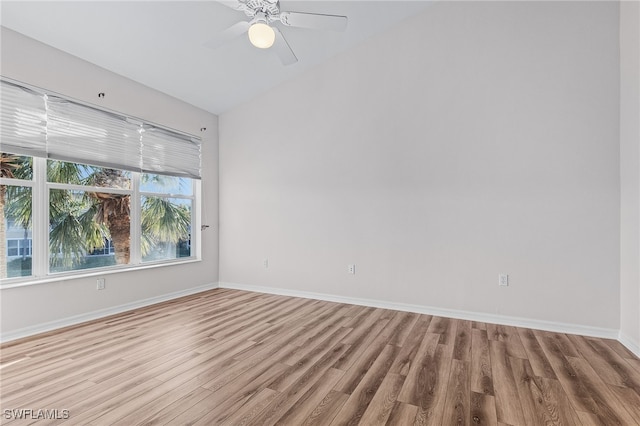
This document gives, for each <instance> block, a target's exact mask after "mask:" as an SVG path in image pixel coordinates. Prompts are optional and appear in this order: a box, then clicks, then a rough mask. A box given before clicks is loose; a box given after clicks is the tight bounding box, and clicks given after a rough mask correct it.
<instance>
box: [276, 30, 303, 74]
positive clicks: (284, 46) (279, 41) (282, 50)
mask: <svg viewBox="0 0 640 426" xmlns="http://www.w3.org/2000/svg"><path fill="white" fill-rule="evenodd" d="M271 28H273V30H274V31H275V32H276V41H275V43H274V44H273V49H274V50H275V51H276V54H277V55H278V56H279V57H280V60H281V61H282V64H283V65H291V64H295V63H296V62H298V58H296V55H295V53H293V50H291V46H289V43H287V40H285V38H284V36H283V35H282V33H281V32H280V30H279V29H278V28H277V27H271Z"/></svg>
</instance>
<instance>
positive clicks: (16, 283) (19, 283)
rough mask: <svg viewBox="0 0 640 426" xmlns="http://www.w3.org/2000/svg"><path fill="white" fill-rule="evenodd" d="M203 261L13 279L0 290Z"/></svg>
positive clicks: (192, 260) (191, 259)
mask: <svg viewBox="0 0 640 426" xmlns="http://www.w3.org/2000/svg"><path fill="white" fill-rule="evenodd" d="M201 261H202V259H198V258H195V257H194V258H188V259H186V260H178V261H175V262H162V263H150V264H146V265H137V266H133V267H120V268H118V267H115V268H109V269H101V270H92V271H91V272H87V271H79V272H77V273H69V272H67V273H60V274H52V275H47V276H46V277H39V278H34V277H27V278H25V279H20V278H15V279H13V278H12V279H11V282H8V283H0V290H7V289H10V288H18V287H28V286H33V285H40V284H49V283H54V282H59V281H69V280H77V279H83V278H91V277H99V276H104V275H113V274H122V273H126V272H135V271H143V270H146V269H155V268H166V267H170V266H176V265H186V264H189V263H197V262H201Z"/></svg>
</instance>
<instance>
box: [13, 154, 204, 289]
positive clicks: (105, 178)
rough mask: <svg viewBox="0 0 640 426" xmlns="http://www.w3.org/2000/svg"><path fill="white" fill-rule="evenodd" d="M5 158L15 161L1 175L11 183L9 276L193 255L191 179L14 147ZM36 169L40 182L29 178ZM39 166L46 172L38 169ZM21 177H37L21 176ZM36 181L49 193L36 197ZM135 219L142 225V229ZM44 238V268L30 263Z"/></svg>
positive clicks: (123, 264) (193, 201) (143, 262)
mask: <svg viewBox="0 0 640 426" xmlns="http://www.w3.org/2000/svg"><path fill="white" fill-rule="evenodd" d="M2 158H3V159H5V160H6V161H5V165H6V166H7V167H9V164H12V165H11V170H12V172H11V174H9V173H8V172H7V177H5V178H4V179H3V183H4V182H7V183H11V184H10V185H2V188H4V192H5V198H4V203H3V204H2V206H3V208H4V217H5V220H4V224H5V229H4V234H5V235H4V239H5V240H6V255H5V256H4V258H5V262H4V263H5V265H6V271H5V276H4V277H3V278H15V277H24V276H31V275H36V276H39V275H50V274H59V273H65V272H71V271H78V270H87V269H95V268H106V267H119V268H122V267H127V266H135V265H140V264H151V263H162V262H167V261H173V260H176V259H181V258H191V257H194V251H193V250H192V245H191V244H192V241H191V230H192V228H193V227H194V226H193V225H194V223H195V215H194V204H195V193H196V191H195V181H194V180H193V179H190V178H186V177H175V176H165V175H159V174H152V173H135V172H130V171H125V170H119V169H112V168H105V167H98V166H91V165H88V164H81V163H71V162H65V161H59V160H46V159H43V158H30V157H25V156H16V155H12V154H9V153H2ZM23 167H24V169H23ZM34 168H35V169H36V173H35V175H36V176H42V178H41V179H42V180H43V182H42V184H40V182H39V180H38V178H36V179H35V180H33V179H31V178H32V176H33V175H34V173H33V169H34ZM39 169H42V171H43V173H37V171H38V170H39ZM19 177H25V178H29V179H31V180H28V181H27V180H26V179H25V180H24V182H23V180H22V179H19ZM18 183H21V184H22V185H24V186H21V185H18ZM32 187H33V188H43V194H41V195H40V196H36V197H33V196H32ZM42 195H44V196H42ZM45 200H46V201H45ZM132 200H136V201H135V202H132ZM34 213H35V216H36V217H41V218H47V220H46V223H44V224H40V225H41V227H42V228H43V229H46V230H47V233H46V234H45V235H44V237H45V238H43V239H42V241H38V240H37V235H36V236H34V235H33V234H34V233H33V231H32V229H31V223H32V217H33V216H34ZM133 224H139V225H137V226H138V228H137V229H134V228H133V227H134V226H135V225H133ZM34 238H35V242H34ZM38 244H40V245H43V246H46V247H48V250H47V257H48V259H47V261H45V262H42V264H43V265H44V267H43V270H42V271H37V270H32V269H31V264H32V256H33V255H34V253H33V252H34V245H35V247H36V249H35V252H36V254H35V255H36V256H37V253H38V251H37V246H38Z"/></svg>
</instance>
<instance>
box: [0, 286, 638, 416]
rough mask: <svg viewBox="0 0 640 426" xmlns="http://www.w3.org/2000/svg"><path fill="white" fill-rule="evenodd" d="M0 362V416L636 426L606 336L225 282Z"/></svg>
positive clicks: (2, 356) (17, 348)
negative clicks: (240, 288) (378, 306)
mask: <svg viewBox="0 0 640 426" xmlns="http://www.w3.org/2000/svg"><path fill="white" fill-rule="evenodd" d="M0 367H1V368H0V379H1V383H0V404H1V405H0V407H1V411H0V416H1V419H0V423H1V424H3V425H4V424H7V425H16V426H17V425H23V424H38V425H48V424H55V425H59V424H64V425H127V426H130V425H137V424H140V425H151V424H168V425H187V424H189V425H260V426H265V425H273V424H283V425H356V424H360V425H387V424H388V425H512V426H516V425H606V426H609V425H640V360H638V358H637V357H635V356H634V355H633V354H632V353H631V352H629V351H628V350H627V349H626V348H625V347H624V346H622V345H621V344H620V343H618V342H617V341H615V340H606V339H596V338H589V337H582V336H574V335H566V334H558V333H550V332H544V331H536V330H529V329H524V328H516V327H508V326H502V325H495V324H486V323H480V322H470V321H463V320H455V319H449V318H442V317H435V316H429V315H421V314H415V313H409V312H397V311H390V310H385V309H376V308H369V307H362V306H353V305H345V304H339V303H330V302H323V301H316V300H311V299H300V298H293V297H283V296H275V295H266V294H259V293H251V292H244V291H236V290H226V289H217V290H212V291H208V292H205V293H199V294H197V295H193V296H189V297H185V298H181V299H177V300H173V301H170V302H166V303H162V304H158V305H154V306H150V307H147V308H143V309H138V310H135V311H131V312H127V313H124V314H120V315H116V316H112V317H109V318H104V319H101V320H97V321H93V322H91V323H86V324H82V325H79V326H75V327H70V328H67V329H64V330H59V331H56V332H52V333H48V334H45V335H40V336H36V337H34V338H29V339H25V340H22V341H17V342H10V343H7V344H5V345H4V346H2V347H1V348H0ZM21 409H22V410H31V411H19V410H21ZM39 410H47V411H39ZM55 410H57V411H55ZM65 410H66V411H65ZM20 414H22V417H23V418H22V419H16V418H15V417H16V416H18V415H20ZM50 416H53V417H58V419H50V418H48V417H50ZM25 417H26V418H25ZM64 417H66V418H64Z"/></svg>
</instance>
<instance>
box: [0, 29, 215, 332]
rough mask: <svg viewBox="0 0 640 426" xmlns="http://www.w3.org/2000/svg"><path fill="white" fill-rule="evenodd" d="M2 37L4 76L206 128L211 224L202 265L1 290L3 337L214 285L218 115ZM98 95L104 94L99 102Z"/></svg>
mask: <svg viewBox="0 0 640 426" xmlns="http://www.w3.org/2000/svg"><path fill="white" fill-rule="evenodd" d="M1 37H2V40H1V47H2V53H1V55H2V56H1V63H2V69H1V73H2V75H3V76H5V77H9V78H12V79H15V80H20V81H22V82H25V83H28V84H31V85H34V86H38V87H42V88H45V89H48V90H51V91H54V92H58V93H61V94H64V95H67V96H70V97H72V98H75V99H78V100H82V101H85V102H90V103H94V104H98V105H100V106H102V107H104V108H108V109H112V110H115V111H120V112H122V113H125V114H128V115H132V116H135V117H139V118H142V119H145V120H148V121H150V122H154V123H158V124H162V125H164V126H167V127H171V128H174V129H177V130H181V131H184V132H187V133H191V134H195V135H200V134H201V133H200V128H201V127H207V131H206V132H205V133H202V137H203V146H202V164H203V171H202V174H203V179H202V187H203V211H204V219H203V222H204V223H207V224H209V225H211V228H209V229H207V230H206V231H204V232H203V233H202V234H201V235H202V261H201V262H197V263H190V264H185V265H179V266H178V265H176V266H166V267H161V268H154V269H147V270H141V271H135V272H122V273H116V274H108V275H105V277H106V289H105V290H103V291H97V290H96V289H95V287H96V278H95V277H92V278H80V279H67V280H64V281H57V282H48V283H42V284H37V285H31V286H25V287H17V288H7V289H2V290H0V297H1V300H0V304H1V305H0V306H1V308H2V309H1V311H2V312H1V314H0V320H1V326H0V330H1V332H2V339H3V340H8V339H12V338H15V337H20V336H22V335H25V334H30V333H33V332H36V331H41V330H44V329H47V328H51V327H56V326H60V325H64V324H66V323H69V322H74V321H80V320H82V319H87V318H89V317H92V316H95V315H100V314H105V313H108V312H111V311H113V310H118V309H120V308H123V307H126V306H134V305H136V304H140V303H145V301H147V302H148V301H149V300H158V299H161V298H164V297H167V295H176V294H181V293H189V292H192V291H196V290H197V289H199V288H201V287H202V286H207V285H209V286H211V285H214V286H215V285H217V281H218V232H217V231H218V226H217V222H218V129H217V128H218V120H217V117H216V116H214V115H212V114H209V113H207V112H205V111H203V110H200V109H198V108H196V107H194V106H191V105H189V104H186V103H184V102H182V101H179V100H177V99H174V98H171V97H169V96H167V95H165V94H162V93H159V92H157V91H155V90H152V89H150V88H148V87H145V86H143V85H141V84H138V83H136V82H134V81H131V80H128V79H126V78H124V77H121V76H118V75H116V74H114V73H111V72H109V71H107V70H104V69H102V68H99V67H97V66H95V65H93V64H90V63H88V62H85V61H82V60H80V59H78V58H76V57H73V56H70V55H68V54H66V53H63V52H61V51H59V50H56V49H53V48H51V47H49V46H46V45H44V44H42V43H39V42H36V41H35V40H33V39H29V38H27V37H24V36H22V35H20V34H18V33H16V32H13V31H11V30H8V29H5V28H2V33H1ZM151 71H152V70H150V72H151ZM99 92H105V94H106V96H105V98H104V101H100V100H99V99H98V96H97V95H98V93H99ZM185 277H188V279H185Z"/></svg>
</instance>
